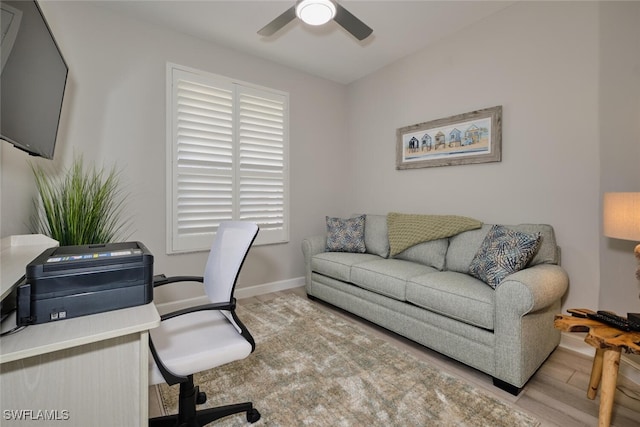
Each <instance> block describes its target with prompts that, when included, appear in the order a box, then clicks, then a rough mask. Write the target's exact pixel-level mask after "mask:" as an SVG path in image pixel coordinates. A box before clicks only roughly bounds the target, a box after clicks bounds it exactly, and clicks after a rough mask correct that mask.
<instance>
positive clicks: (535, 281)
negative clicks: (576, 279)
mask: <svg viewBox="0 0 640 427" xmlns="http://www.w3.org/2000/svg"><path fill="white" fill-rule="evenodd" d="M568 286H569V276H568V275H567V272H566V271H565V270H564V268H562V267H560V266H558V265H555V264H538V265H534V266H532V267H529V268H525V269H524V270H520V271H518V272H516V273H513V274H511V275H509V276H507V277H506V278H505V279H504V280H503V281H502V282H501V283H500V285H498V287H497V288H496V315H497V316H499V315H500V313H503V314H507V313H505V312H504V311H503V310H508V311H509V312H511V314H512V315H516V316H523V315H525V314H527V313H532V312H535V311H538V310H541V309H543V308H545V307H548V306H550V305H551V304H553V303H554V302H556V301H558V300H560V298H562V296H563V295H564V294H565V292H566V291H567V288H568ZM507 307H508V308H507Z"/></svg>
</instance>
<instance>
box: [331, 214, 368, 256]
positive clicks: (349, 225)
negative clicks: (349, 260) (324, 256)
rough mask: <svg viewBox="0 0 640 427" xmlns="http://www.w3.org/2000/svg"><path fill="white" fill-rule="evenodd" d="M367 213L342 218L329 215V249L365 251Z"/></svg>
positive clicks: (336, 250)
mask: <svg viewBox="0 0 640 427" xmlns="http://www.w3.org/2000/svg"><path fill="white" fill-rule="evenodd" d="M364 220H365V215H360V216H357V217H354V218H348V219H342V218H331V217H327V251H329V252H357V253H364V252H365V250H366V246H365V244H364Z"/></svg>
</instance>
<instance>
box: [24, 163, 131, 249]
mask: <svg viewBox="0 0 640 427" xmlns="http://www.w3.org/2000/svg"><path fill="white" fill-rule="evenodd" d="M31 169H32V171H33V175H34V177H35V183H36V187H37V190H38V196H37V197H36V198H34V206H35V212H34V214H33V216H32V221H31V228H32V231H33V232H35V233H42V234H45V235H47V236H49V237H51V238H52V239H55V240H57V241H58V242H59V243H60V245H61V246H70V245H87V244H99V243H109V242H114V241H118V240H120V241H121V240H122V239H123V238H126V237H125V236H124V233H125V232H126V230H127V228H128V226H129V220H128V219H126V218H124V217H123V208H124V204H125V201H126V197H127V195H126V194H125V193H124V192H123V190H122V189H121V186H120V182H119V176H118V175H119V172H118V171H117V170H116V169H115V166H114V167H113V168H111V169H110V170H108V171H107V170H105V169H104V168H102V169H97V168H96V167H95V165H92V166H91V167H90V168H87V169H85V167H84V163H83V160H82V157H76V158H75V159H74V161H73V164H72V165H71V167H70V168H69V169H68V170H67V171H66V172H65V174H64V175H63V176H62V177H56V176H54V175H53V174H49V173H48V172H47V171H45V170H44V168H42V167H41V166H35V165H33V164H31ZM127 237H128V236H127Z"/></svg>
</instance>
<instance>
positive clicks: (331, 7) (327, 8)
mask: <svg viewBox="0 0 640 427" xmlns="http://www.w3.org/2000/svg"><path fill="white" fill-rule="evenodd" d="M296 15H297V16H298V18H300V19H301V20H302V21H303V22H305V23H306V24H309V25H323V24H326V23H327V22H329V21H331V20H332V19H333V18H334V17H335V16H336V5H335V4H333V2H332V1H331V0H301V1H299V2H298V4H296Z"/></svg>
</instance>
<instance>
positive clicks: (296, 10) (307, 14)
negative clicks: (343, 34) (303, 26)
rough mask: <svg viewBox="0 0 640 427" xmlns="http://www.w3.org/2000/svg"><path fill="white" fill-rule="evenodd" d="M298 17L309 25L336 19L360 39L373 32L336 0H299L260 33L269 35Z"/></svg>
mask: <svg viewBox="0 0 640 427" xmlns="http://www.w3.org/2000/svg"><path fill="white" fill-rule="evenodd" d="M296 17H297V18H299V19H301V20H302V21H303V22H305V23H307V24H309V25H323V24H326V23H327V22H329V21H331V20H334V21H336V22H337V23H338V24H339V25H340V26H341V27H342V28H344V29H345V30H347V31H348V32H349V33H351V35H353V37H355V38H356V39H358V40H360V41H362V40H364V39H366V38H367V37H369V35H370V34H371V33H372V32H373V30H372V29H371V28H369V26H367V25H366V24H365V23H364V22H362V21H361V20H359V19H358V18H356V17H355V16H353V15H352V14H351V12H349V11H348V10H347V9H345V8H344V7H342V6H340V4H339V3H337V2H336V1H334V0H298V1H296V4H295V5H294V6H291V7H290V8H289V9H287V10H286V11H285V12H284V13H283V14H281V15H280V16H278V17H277V18H276V19H274V20H273V21H271V22H269V23H268V24H267V25H265V26H264V27H263V28H262V29H261V30H260V31H258V34H260V35H261V36H265V37H269V36H271V35H273V34H275V33H276V32H278V31H279V30H280V29H282V28H283V27H284V26H285V25H287V24H288V23H289V22H291V21H293V20H294V19H295V18H296Z"/></svg>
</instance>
